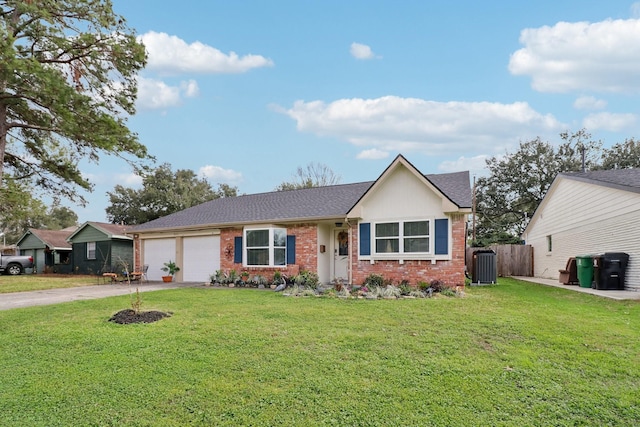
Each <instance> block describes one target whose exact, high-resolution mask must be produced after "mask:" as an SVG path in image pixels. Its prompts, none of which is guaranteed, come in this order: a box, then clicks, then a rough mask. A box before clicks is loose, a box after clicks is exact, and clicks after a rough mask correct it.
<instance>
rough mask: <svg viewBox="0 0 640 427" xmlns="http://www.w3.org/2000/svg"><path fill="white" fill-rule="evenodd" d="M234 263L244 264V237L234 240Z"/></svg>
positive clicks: (237, 237)
mask: <svg viewBox="0 0 640 427" xmlns="http://www.w3.org/2000/svg"><path fill="white" fill-rule="evenodd" d="M233 245H234V246H233V262H235V263H236V264H242V236H236V237H234V239H233Z"/></svg>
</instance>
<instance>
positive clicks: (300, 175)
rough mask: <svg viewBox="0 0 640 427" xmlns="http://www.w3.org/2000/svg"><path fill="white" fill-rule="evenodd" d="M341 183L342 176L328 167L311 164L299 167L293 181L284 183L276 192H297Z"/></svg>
mask: <svg viewBox="0 0 640 427" xmlns="http://www.w3.org/2000/svg"><path fill="white" fill-rule="evenodd" d="M338 183H340V175H336V174H335V173H334V172H333V171H332V170H331V169H330V168H329V166H327V165H324V164H322V163H309V164H307V166H306V167H304V168H303V167H301V166H299V167H298V169H297V170H296V173H295V174H294V176H293V179H292V180H291V181H285V182H282V183H281V184H280V185H278V186H277V187H276V189H275V190H276V191H285V190H296V189H300V188H312V187H325V186H327V185H334V184H338Z"/></svg>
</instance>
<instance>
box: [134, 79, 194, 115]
mask: <svg viewBox="0 0 640 427" xmlns="http://www.w3.org/2000/svg"><path fill="white" fill-rule="evenodd" d="M199 92H200V91H199V88H198V83H197V82H196V81H195V80H189V81H186V82H185V81H183V82H181V83H180V85H179V86H169V85H168V84H166V83H165V82H163V81H161V80H156V79H147V78H144V77H138V99H137V104H136V105H137V106H138V108H140V109H141V110H163V109H167V108H170V107H177V106H179V105H181V104H182V98H183V97H187V98H192V97H194V96H197V95H198V94H199Z"/></svg>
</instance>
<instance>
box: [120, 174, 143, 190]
mask: <svg viewBox="0 0 640 427" xmlns="http://www.w3.org/2000/svg"><path fill="white" fill-rule="evenodd" d="M115 182H117V183H118V184H120V185H123V186H125V187H141V186H142V177H141V176H140V175H136V174H135V173H126V174H125V173H120V174H116V176H115Z"/></svg>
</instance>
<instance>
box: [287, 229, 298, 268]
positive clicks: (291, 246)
mask: <svg viewBox="0 0 640 427" xmlns="http://www.w3.org/2000/svg"><path fill="white" fill-rule="evenodd" d="M295 263H296V236H287V264H295Z"/></svg>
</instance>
